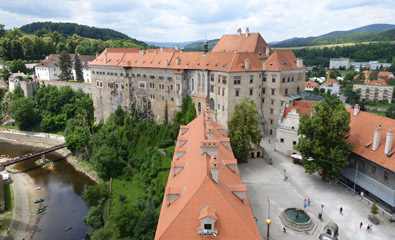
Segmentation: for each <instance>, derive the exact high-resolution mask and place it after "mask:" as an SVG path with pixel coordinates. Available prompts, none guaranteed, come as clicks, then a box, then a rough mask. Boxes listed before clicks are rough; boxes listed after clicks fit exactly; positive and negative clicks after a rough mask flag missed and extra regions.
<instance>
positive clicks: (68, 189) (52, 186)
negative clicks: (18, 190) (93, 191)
mask: <svg viewBox="0 0 395 240" xmlns="http://www.w3.org/2000/svg"><path fill="white" fill-rule="evenodd" d="M39 149H40V148H37V147H31V146H25V145H14V144H10V143H7V142H3V141H0V153H1V154H6V155H10V157H14V156H21V155H24V154H26V153H30V152H34V151H37V150H39ZM46 158H47V159H48V160H51V161H54V162H55V164H54V167H52V168H38V167H36V165H35V163H34V162H35V161H36V160H37V159H39V157H37V158H33V159H30V160H27V161H24V162H21V163H18V164H15V168H16V169H18V170H22V171H24V172H25V173H26V174H28V175H29V176H30V177H31V178H32V179H33V181H34V183H35V185H36V186H40V187H41V190H38V191H41V195H42V197H43V198H45V201H44V203H45V204H47V205H48V208H47V210H46V211H45V212H44V213H42V214H41V215H42V216H41V217H40V219H39V222H38V225H37V229H38V230H39V231H38V232H36V233H35V234H34V235H33V240H46V239H56V240H62V239H65V240H66V239H67V240H69V239H84V238H85V236H86V233H87V232H88V227H87V226H86V225H85V224H84V222H83V221H82V218H83V217H84V216H86V215H87V213H88V211H89V206H88V204H87V203H85V202H84V201H83V200H82V198H81V196H82V194H83V192H84V191H85V189H86V188H87V187H88V185H94V184H95V182H94V181H92V180H91V179H90V178H89V177H87V176H86V175H85V174H83V173H81V172H78V171H76V170H75V169H74V167H73V166H72V165H70V164H69V163H68V162H67V161H66V160H65V159H64V158H63V157H62V156H61V155H60V154H57V153H49V154H46ZM68 227H71V228H72V229H71V230H69V231H65V229H66V228H68Z"/></svg>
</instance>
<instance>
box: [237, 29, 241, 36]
mask: <svg viewBox="0 0 395 240" xmlns="http://www.w3.org/2000/svg"><path fill="white" fill-rule="evenodd" d="M240 34H241V28H239V29H237V36H240Z"/></svg>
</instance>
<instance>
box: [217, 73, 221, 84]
mask: <svg viewBox="0 0 395 240" xmlns="http://www.w3.org/2000/svg"><path fill="white" fill-rule="evenodd" d="M218 83H221V75H218Z"/></svg>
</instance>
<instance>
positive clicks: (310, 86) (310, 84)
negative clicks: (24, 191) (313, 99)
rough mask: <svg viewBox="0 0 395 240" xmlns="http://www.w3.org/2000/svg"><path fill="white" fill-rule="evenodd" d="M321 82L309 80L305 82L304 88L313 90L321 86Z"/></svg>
mask: <svg viewBox="0 0 395 240" xmlns="http://www.w3.org/2000/svg"><path fill="white" fill-rule="evenodd" d="M319 87H320V84H318V83H316V82H314V81H313V80H309V81H306V82H304V90H305V91H313V90H314V88H319Z"/></svg>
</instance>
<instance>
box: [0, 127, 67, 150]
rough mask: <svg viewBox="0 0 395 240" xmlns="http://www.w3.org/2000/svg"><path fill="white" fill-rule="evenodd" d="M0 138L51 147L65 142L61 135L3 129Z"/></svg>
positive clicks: (0, 131) (0, 129)
mask: <svg viewBox="0 0 395 240" xmlns="http://www.w3.org/2000/svg"><path fill="white" fill-rule="evenodd" d="M0 138H3V139H11V140H17V141H22V142H35V143H44V144H48V145H51V146H52V145H58V144H62V143H64V142H65V139H64V137H63V136H61V135H56V134H47V133H34V132H25V131H18V130H9V129H4V128H0Z"/></svg>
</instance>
